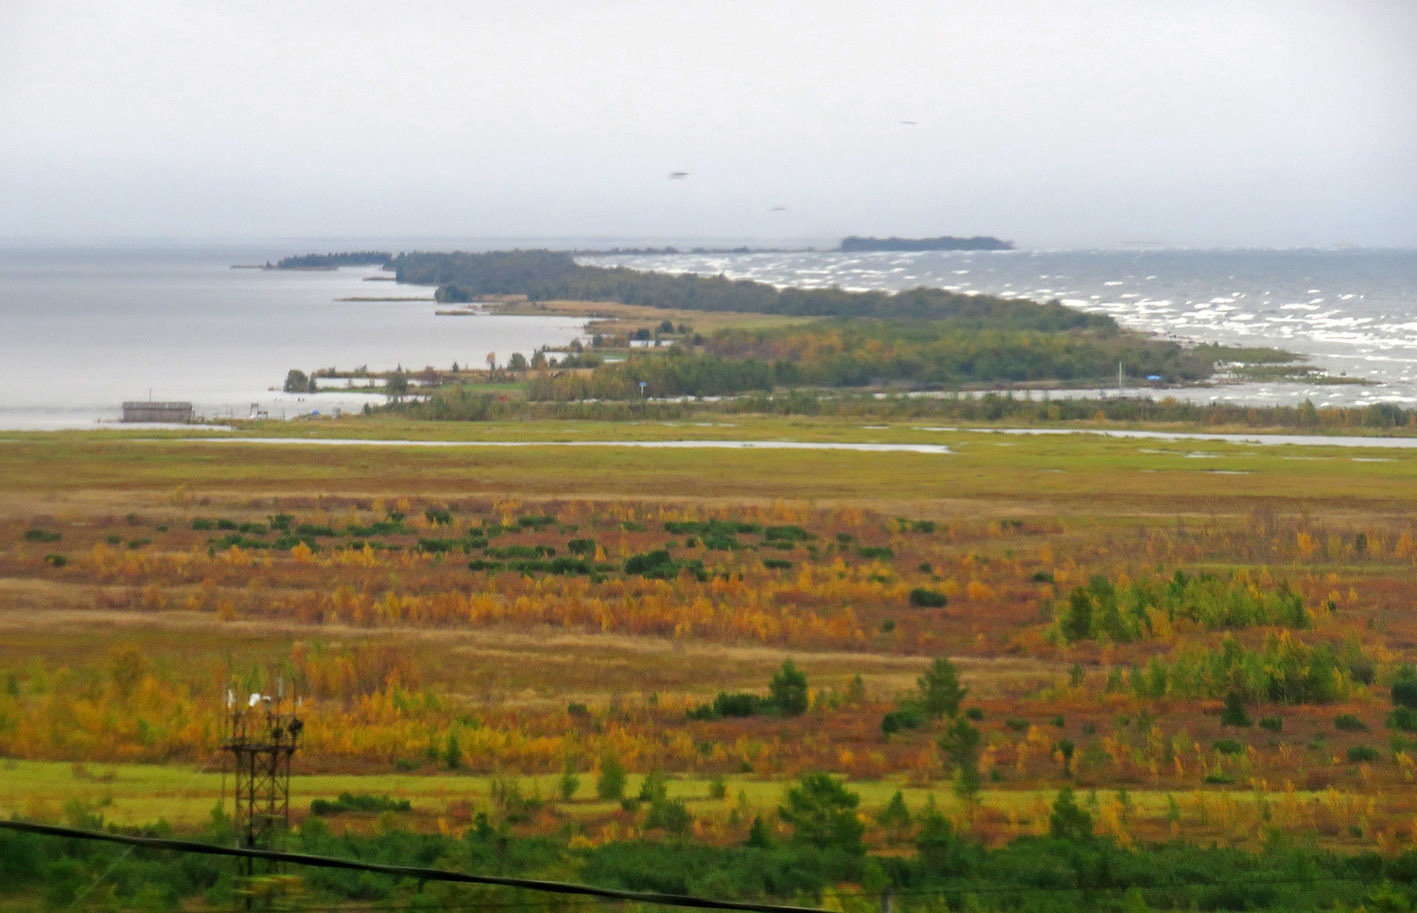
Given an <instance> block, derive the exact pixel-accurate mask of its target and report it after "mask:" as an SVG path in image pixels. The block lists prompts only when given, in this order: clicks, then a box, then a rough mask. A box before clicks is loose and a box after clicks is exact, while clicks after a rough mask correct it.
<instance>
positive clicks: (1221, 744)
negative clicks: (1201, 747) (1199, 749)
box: [1210, 739, 1245, 754]
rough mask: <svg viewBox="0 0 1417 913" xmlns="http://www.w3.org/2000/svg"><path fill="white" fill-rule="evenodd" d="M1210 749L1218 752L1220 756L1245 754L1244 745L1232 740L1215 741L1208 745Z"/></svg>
mask: <svg viewBox="0 0 1417 913" xmlns="http://www.w3.org/2000/svg"><path fill="white" fill-rule="evenodd" d="M1210 747H1211V748H1214V749H1215V750H1216V751H1218V752H1220V753H1221V754H1244V753H1245V745H1244V743H1243V742H1237V741H1235V740H1234V739H1217V740H1216V741H1214V742H1211V743H1210Z"/></svg>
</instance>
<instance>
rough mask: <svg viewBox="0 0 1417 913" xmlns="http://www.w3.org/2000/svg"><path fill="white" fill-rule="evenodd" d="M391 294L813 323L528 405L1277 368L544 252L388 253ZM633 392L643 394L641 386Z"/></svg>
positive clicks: (726, 339) (959, 300)
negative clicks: (421, 290) (407, 287)
mask: <svg viewBox="0 0 1417 913" xmlns="http://www.w3.org/2000/svg"><path fill="white" fill-rule="evenodd" d="M390 265H391V266H392V267H393V268H394V270H395V274H396V275H397V277H398V279H399V281H401V282H411V283H417V284H423V285H436V286H438V292H437V298H438V299H439V300H440V301H451V302H466V301H474V300H478V299H480V298H483V297H488V296H499V295H524V296H526V297H527V298H528V299H529V300H531V301H555V300H560V301H569V300H576V301H608V302H618V303H621V304H627V305H638V306H644V307H653V308H660V309H670V310H675V311H689V312H694V311H700V312H733V313H747V314H769V315H782V316H791V317H799V318H800V317H815V318H820V319H819V320H817V321H814V322H807V323H802V322H798V323H795V324H793V325H791V326H774V327H761V328H754V329H732V328H730V329H723V330H720V331H718V332H716V333H712V334H710V335H708V336H707V337H700V338H698V339H680V340H677V341H676V344H675V345H673V346H672V347H670V348H668V349H667V350H665V349H661V350H657V351H651V352H645V351H635V352H631V353H629V354H628V357H627V358H626V359H625V360H624V361H620V362H617V363H606V364H599V363H598V362H597V363H596V364H594V365H593V366H591V365H585V366H582V367H583V368H584V369H580V370H575V371H562V372H558V373H557V375H556V376H554V377H544V378H540V379H538V380H537V381H536V382H535V383H533V384H532V387H531V389H530V391H529V396H530V398H532V399H541V400H553V401H563V402H564V401H572V400H578V399H587V398H590V399H631V398H636V397H639V396H641V395H643V393H644V391H646V390H649V391H653V395H657V396H724V395H732V394H737V393H743V392H749V391H769V390H772V389H775V388H778V387H789V388H792V387H869V386H880V385H892V384H908V385H912V386H924V387H934V388H937V389H938V388H950V387H965V386H968V385H972V384H983V385H993V384H999V383H1045V384H1046V383H1066V384H1090V383H1093V382H1110V378H1115V377H1116V374H1117V368H1118V366H1119V365H1120V366H1121V367H1122V369H1123V371H1124V372H1125V373H1126V374H1127V375H1129V376H1131V377H1148V376H1149V377H1153V378H1156V379H1158V380H1160V381H1164V382H1168V383H1182V382H1195V381H1200V380H1204V379H1206V378H1209V377H1211V376H1212V375H1213V374H1214V373H1215V371H1216V367H1217V365H1218V364H1219V363H1221V362H1226V361H1242V360H1243V361H1251V362H1254V361H1270V362H1276V361H1288V360H1291V359H1292V356H1288V355H1287V354H1285V353H1279V352H1275V351H1273V350H1246V351H1245V352H1243V353H1241V352H1238V351H1236V350H1231V349H1226V348H1222V347H1216V346H1198V347H1186V346H1182V345H1179V344H1177V343H1175V342H1171V341H1167V340H1161V339H1155V338H1153V337H1149V336H1145V335H1142V334H1140V333H1135V332H1132V331H1129V330H1124V329H1122V328H1121V327H1119V326H1118V325H1117V323H1116V321H1114V320H1113V319H1112V318H1110V317H1107V316H1105V315H1099V314H1087V313H1083V312H1081V311H1077V310H1074V309H1072V308H1069V307H1065V306H1064V305H1062V304H1060V303H1058V302H1057V301H1050V302H1046V303H1038V302H1034V301H1027V300H1022V299H1013V298H999V297H995V296H990V295H964V294H959V293H956V292H951V291H947V290H944V289H929V288H916V289H909V290H906V291H901V292H894V293H891V292H848V291H843V290H841V289H838V288H830V289H795V288H786V289H779V288H776V287H774V286H771V285H767V284H765V283H761V282H752V281H747V280H732V279H728V278H725V277H723V276H698V275H692V274H683V275H668V274H664V273H650V272H642V271H639V270H633V269H628V268H625V267H612V268H605V267H595V266H584V265H581V264H578V263H576V262H575V260H574V259H573V258H572V257H571V256H570V255H569V254H565V253H560V252H554V251H545V250H533V251H503V252H494V253H477V254H473V253H411V254H400V255H399V256H397V257H395V258H394V259H393V260H392V261H391V264H390ZM642 383H643V384H644V386H643V387H642V386H641V384H642Z"/></svg>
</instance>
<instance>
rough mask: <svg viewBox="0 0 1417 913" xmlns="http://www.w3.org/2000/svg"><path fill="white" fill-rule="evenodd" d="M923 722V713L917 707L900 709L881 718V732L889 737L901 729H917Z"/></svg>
mask: <svg viewBox="0 0 1417 913" xmlns="http://www.w3.org/2000/svg"><path fill="white" fill-rule="evenodd" d="M925 722H926V717H925V712H924V711H923V710H921V709H920V708H919V707H902V708H900V709H899V710H892V711H891V712H890V713H887V714H886V715H885V716H883V717H881V732H883V733H885V734H886V735H890V734H891V733H895V732H900V731H901V730H902V729H919V728H920V727H921V726H924V725H925Z"/></svg>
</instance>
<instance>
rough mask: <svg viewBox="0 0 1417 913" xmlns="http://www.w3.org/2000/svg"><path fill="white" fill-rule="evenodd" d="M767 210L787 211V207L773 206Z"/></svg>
mask: <svg viewBox="0 0 1417 913" xmlns="http://www.w3.org/2000/svg"><path fill="white" fill-rule="evenodd" d="M768 212H787V207H786V206H774V207H773V208H772V209H769V210H768Z"/></svg>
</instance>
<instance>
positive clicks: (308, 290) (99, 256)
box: [0, 245, 582, 428]
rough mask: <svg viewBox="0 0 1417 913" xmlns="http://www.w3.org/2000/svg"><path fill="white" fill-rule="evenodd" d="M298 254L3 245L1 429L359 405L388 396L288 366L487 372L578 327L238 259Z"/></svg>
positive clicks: (344, 276) (408, 289)
mask: <svg viewBox="0 0 1417 913" xmlns="http://www.w3.org/2000/svg"><path fill="white" fill-rule="evenodd" d="M304 249H305V247H304V246H303V245H297V247H296V248H292V247H289V246H288V245H287V246H275V247H262V248H222V249H217V248H204V249H188V250H177V251H172V250H168V251H153V250H136V249H127V250H101V249H86V250H75V249H34V248H31V249H27V250H19V249H0V428H66V427H93V426H94V423H95V422H96V421H112V420H116V419H117V418H118V417H119V415H120V412H121V408H120V407H121V404H122V402H123V401H124V400H127V399H147V398H148V397H149V395H150V394H151V397H152V398H153V399H156V400H190V401H192V402H193V403H194V404H195V406H196V409H197V412H198V413H199V414H202V415H206V416H208V417H212V418H221V417H225V416H233V415H234V416H237V417H242V416H246V415H249V414H250V410H251V406H252V404H253V403H258V404H259V406H260V408H262V409H265V410H268V411H269V412H270V413H271V414H272V415H282V414H284V415H286V416H293V415H296V414H300V413H305V412H310V411H312V410H315V409H319V410H323V411H326V412H328V411H330V410H332V409H334V408H343V409H351V408H355V409H357V408H360V407H361V406H362V404H363V403H364V402H369V401H373V402H382V397H378V396H374V397H371V396H370V395H368V394H354V393H351V394H323V393H322V394H320V396H318V397H316V398H313V399H312V398H310V397H308V396H307V397H297V396H292V395H287V394H284V393H281V392H279V387H280V385H281V383H282V382H283V381H284V379H285V375H286V372H287V371H288V370H290V369H291V368H299V369H301V370H303V371H306V372H307V373H308V372H310V371H312V370H314V369H316V368H327V367H337V368H352V367H355V366H357V365H367V366H368V367H369V368H370V369H371V370H384V369H391V368H394V367H396V366H398V365H402V366H403V367H405V368H414V369H417V368H422V367H424V366H426V365H434V366H437V367H442V368H446V367H449V366H450V365H451V364H452V363H453V362H455V361H456V362H458V363H459V364H471V365H479V366H480V365H482V364H484V363H485V362H486V358H487V355H488V353H489V352H495V353H496V355H497V358H498V360H499V361H505V360H506V358H507V357H508V356H509V355H510V354H511V353H512V352H521V353H523V354H524V355H530V354H531V352H532V351H533V350H535V349H536V348H537V347H539V346H542V345H553V346H555V345H564V344H565V343H568V342H570V341H571V340H572V339H574V338H576V337H578V336H580V335H581V334H582V323H581V322H579V321H575V320H570V319H567V318H557V317H495V316H478V317H447V316H437V315H436V314H435V305H434V303H433V302H432V300H431V299H432V289H429V288H421V287H416V286H405V285H397V284H396V283H393V282H366V281H364V279H365V277H368V276H378V275H385V274H382V273H380V271H379V270H377V269H374V268H344V269H339V270H335V271H330V272H286V271H281V272H274V271H264V270H255V269H231V266H232V264H235V263H253V262H254V263H263V262H265V261H266V260H267V259H275V258H279V257H280V256H283V255H285V254H288V253H295V252H302V251H303V250H304ZM351 297H401V298H402V297H420V298H424V299H428V300H424V301H397V302H395V301H377V302H353V301H340V300H338V299H340V298H351ZM272 387H275V388H276V389H275V390H272V389H271V388H272Z"/></svg>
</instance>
